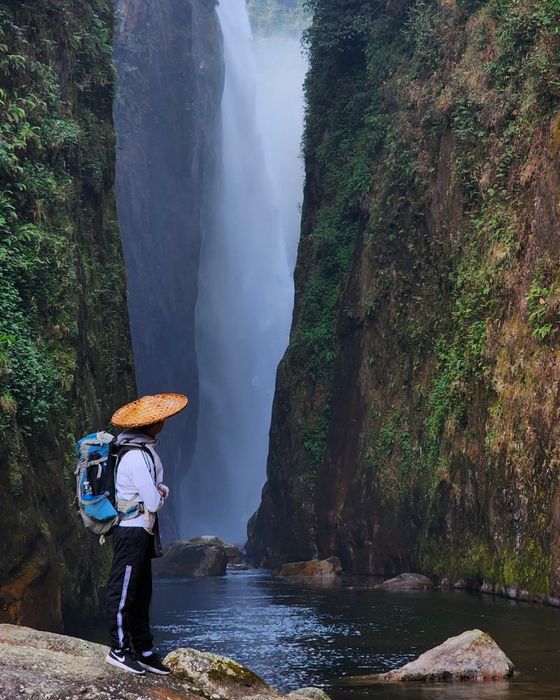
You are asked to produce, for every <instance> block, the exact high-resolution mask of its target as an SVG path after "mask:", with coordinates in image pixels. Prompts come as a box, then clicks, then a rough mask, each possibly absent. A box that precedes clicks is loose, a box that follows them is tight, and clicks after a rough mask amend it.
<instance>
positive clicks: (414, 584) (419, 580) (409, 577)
mask: <svg viewBox="0 0 560 700" xmlns="http://www.w3.org/2000/svg"><path fill="white" fill-rule="evenodd" d="M433 587H434V586H433V584H432V582H431V581H430V579H429V578H428V577H427V576H422V574H399V575H398V576H395V578H390V579H389V580H388V581H384V582H383V583H380V584H379V586H376V588H377V589H379V590H382V591H427V590H429V589H430V588H433Z"/></svg>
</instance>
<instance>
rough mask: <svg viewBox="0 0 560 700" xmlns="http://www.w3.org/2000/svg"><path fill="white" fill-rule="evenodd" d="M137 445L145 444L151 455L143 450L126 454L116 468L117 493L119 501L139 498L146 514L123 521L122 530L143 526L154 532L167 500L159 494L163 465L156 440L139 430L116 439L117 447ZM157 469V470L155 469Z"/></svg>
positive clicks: (134, 450)
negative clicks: (159, 513) (160, 512)
mask: <svg viewBox="0 0 560 700" xmlns="http://www.w3.org/2000/svg"><path fill="white" fill-rule="evenodd" d="M123 443H134V444H136V445H145V447H146V449H147V450H149V452H150V455H148V454H146V452H145V451H144V450H142V449H131V450H128V451H127V452H125V453H124V454H123V456H122V457H121V458H120V459H119V461H118V465H117V478H116V481H115V492H116V494H115V495H116V499H117V502H118V501H119V500H120V501H130V500H131V499H132V498H135V497H138V501H142V503H143V504H144V509H145V510H144V513H142V514H141V515H138V516H137V517H136V518H130V520H122V521H121V523H120V524H121V527H143V528H145V529H146V530H147V531H148V532H151V533H153V531H154V525H155V522H156V516H155V514H156V513H157V512H158V511H160V510H161V508H162V506H163V504H164V502H165V498H166V497H167V493H168V492H169V489H167V487H166V486H165V487H164V490H165V491H166V494H165V497H164V496H163V495H162V494H161V493H160V492H159V491H158V488H157V487H158V486H163V484H162V481H163V465H162V463H161V460H160V458H159V456H158V454H157V452H156V451H155V447H154V446H155V445H156V444H157V443H156V440H155V439H154V438H152V437H150V436H149V435H145V434H144V433H142V432H140V431H139V430H127V431H125V432H123V433H121V434H120V435H119V436H118V437H117V445H122V444H123ZM154 467H155V469H154Z"/></svg>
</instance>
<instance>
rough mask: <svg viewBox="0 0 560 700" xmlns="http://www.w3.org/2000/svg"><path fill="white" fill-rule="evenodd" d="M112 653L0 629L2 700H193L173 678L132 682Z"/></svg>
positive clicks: (51, 637)
mask: <svg viewBox="0 0 560 700" xmlns="http://www.w3.org/2000/svg"><path fill="white" fill-rule="evenodd" d="M107 651H108V648H107V647H104V646H102V645H101V644H93V643H92V642H86V641H84V640H83V639H77V638H75V637H68V636H66V635H62V634H53V633H52V632H39V631H38V630H34V629H31V628H29V627H18V626H16V625H0V698H5V699H6V700H16V698H33V699H35V700H46V699H47V698H48V700H78V699H79V700H83V699H84V698H87V699H88V700H120V699H121V698H134V700H154V698H156V697H157V698H160V700H183V699H184V700H193V697H192V694H190V693H189V692H188V691H187V690H186V689H185V688H184V686H183V685H182V684H181V682H180V681H179V680H178V679H175V678H172V677H171V676H167V677H165V678H162V677H161V676H157V677H156V676H150V675H149V674H148V675H146V676H145V677H144V676H133V675H132V674H130V673H125V672H124V671H121V670H120V669H118V668H115V667H114V666H110V665H109V664H107V663H106V662H105V656H106V655H107Z"/></svg>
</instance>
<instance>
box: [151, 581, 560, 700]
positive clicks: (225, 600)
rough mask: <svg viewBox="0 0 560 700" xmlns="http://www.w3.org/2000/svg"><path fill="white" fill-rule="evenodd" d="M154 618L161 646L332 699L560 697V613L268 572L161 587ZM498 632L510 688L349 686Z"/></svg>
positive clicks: (485, 685) (490, 685) (517, 699)
mask: <svg viewBox="0 0 560 700" xmlns="http://www.w3.org/2000/svg"><path fill="white" fill-rule="evenodd" d="M152 616H153V619H154V621H155V622H156V628H155V631H156V638H157V641H158V643H159V646H160V648H161V649H162V650H163V651H167V650H169V649H171V648H175V647H177V646H193V647H196V648H199V649H203V650H207V651H214V652H217V653H219V654H225V655H227V656H232V657H233V658H235V659H237V660H238V661H239V662H241V663H243V664H245V665H247V666H249V667H250V668H252V669H253V670H254V671H256V672H257V673H259V674H260V675H261V676H263V678H265V679H266V680H267V681H268V682H269V683H271V684H272V685H274V686H276V687H278V688H279V689H280V690H283V691H287V690H291V689H294V688H296V687H300V686H303V685H320V686H323V687H326V688H327V689H328V690H329V693H330V694H331V696H332V697H333V700H351V698H356V697H357V696H360V697H364V696H368V697H371V698H387V699H390V698H401V699H402V698H416V699H418V700H420V699H421V700H429V699H430V698H433V699H434V700H451V698H457V699H459V700H462V699H466V698H477V699H485V698H490V697H492V698H496V699H497V700H506V699H507V700H520V699H521V698H523V699H525V698H534V699H536V700H538V698H543V699H544V698H551V697H560V692H559V690H558V685H557V684H556V681H557V678H558V673H557V672H558V666H559V663H558V661H559V660H560V631H559V629H560V624H559V623H560V611H558V610H554V609H550V608H541V607H538V606H533V605H528V604H516V603H514V602H512V601H503V600H493V599H492V598H490V597H487V596H476V595H470V594H466V593H463V592H459V591H455V592H441V591H434V592H425V593H411V594H387V593H381V592H379V591H375V590H373V589H372V588H371V586H369V585H367V583H365V584H364V583H363V582H362V583H360V584H356V582H345V583H344V584H342V585H339V586H335V587H320V586H306V585H301V584H295V583H293V582H292V583H290V582H286V581H278V580H274V579H272V578H270V577H269V576H267V575H266V574H264V573H263V572H236V573H234V574H230V575H229V576H227V577H226V578H223V579H199V580H193V579H187V580H179V581H171V580H166V581H159V582H157V585H156V591H155V601H154V609H153V615H152ZM475 627H478V628H480V629H483V630H484V631H486V632H488V633H490V634H491V635H492V636H493V637H494V638H495V639H496V641H497V642H498V644H500V646H502V648H503V649H504V650H505V651H506V653H507V654H508V655H509V656H510V658H511V659H512V660H513V662H514V663H515V664H516V666H517V668H518V670H519V671H521V675H520V676H519V678H518V679H516V680H514V681H512V682H511V683H482V684H468V683H465V684H453V685H432V684H430V685H427V684H423V685H417V684H407V685H398V686H396V685H395V686H387V685H383V686H379V685H368V686H366V687H364V686H362V687H360V686H357V687H341V686H338V685H337V681H338V680H339V679H342V678H345V677H349V676H356V675H362V674H371V673H379V672H383V671H387V670H389V669H391V668H395V667H396V666H400V665H401V664H403V663H405V662H407V661H410V660H412V659H413V658H415V657H416V656H418V655H419V654H420V653H422V652H423V651H426V650H427V649H429V648H431V647H433V646H435V645H436V644H439V643H441V642H442V641H443V640H444V639H446V638H447V637H449V636H452V635H454V634H458V633H460V632H462V631H464V630H465V629H472V628H475Z"/></svg>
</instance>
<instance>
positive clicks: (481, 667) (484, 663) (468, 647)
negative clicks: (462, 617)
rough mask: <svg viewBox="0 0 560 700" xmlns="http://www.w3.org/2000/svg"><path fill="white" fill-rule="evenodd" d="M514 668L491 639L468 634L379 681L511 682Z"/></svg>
mask: <svg viewBox="0 0 560 700" xmlns="http://www.w3.org/2000/svg"><path fill="white" fill-rule="evenodd" d="M513 672H514V666H513V663H512V662H511V661H510V660H509V659H508V657H507V656H506V655H505V654H504V652H503V651H502V650H501V649H500V647H499V646H498V645H497V644H496V642H495V641H494V640H493V639H492V637H490V635H488V634H486V633H485V632H482V631H481V630H477V629H474V630H468V631H467V632H463V633H462V634H460V635H458V636H457V637H450V638H449V639H447V640H446V641H445V642H444V643H443V644H440V645H439V646H437V647H435V648H434V649H430V651H427V652H426V653H425V654H422V655H421V656H419V657H418V658H417V659H415V660H414V661H411V662H410V663H408V664H405V665H404V666H402V667H401V668H397V669H394V670H392V671H389V672H388V673H382V674H380V675H378V676H377V677H376V678H377V680H379V681H385V682H397V681H484V680H499V679H504V678H510V677H511V676H512V675H513Z"/></svg>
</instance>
